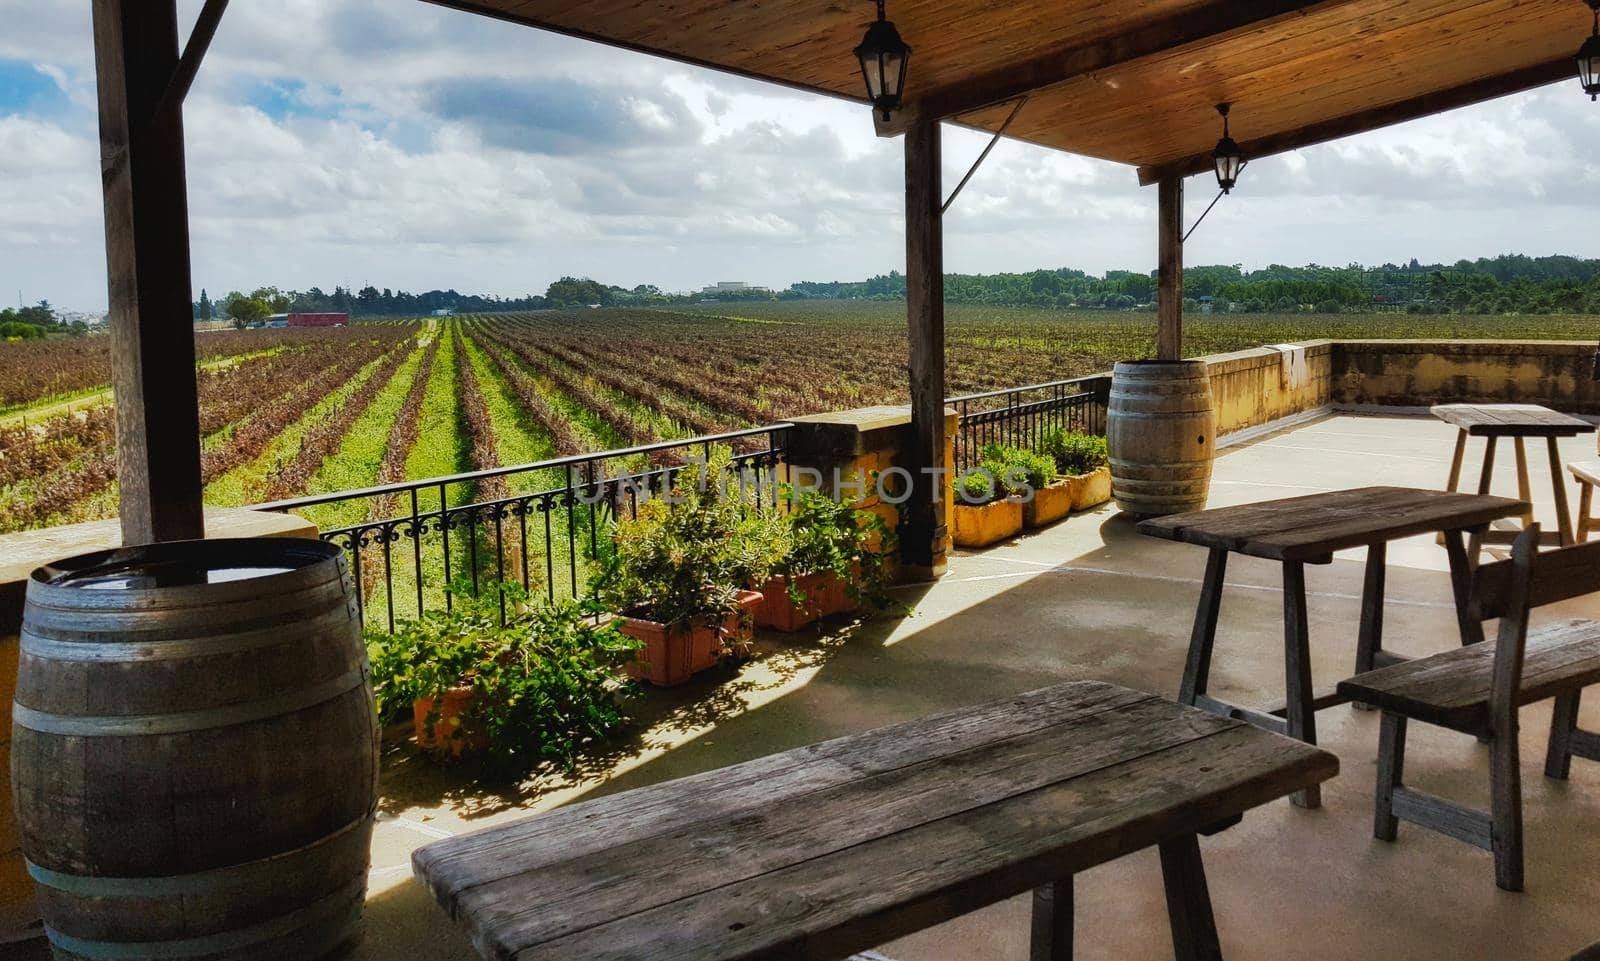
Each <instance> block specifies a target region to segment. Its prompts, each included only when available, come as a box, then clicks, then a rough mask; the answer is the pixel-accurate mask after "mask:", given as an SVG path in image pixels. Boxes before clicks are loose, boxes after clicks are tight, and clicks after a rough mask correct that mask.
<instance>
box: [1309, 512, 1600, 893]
mask: <svg viewBox="0 0 1600 961" xmlns="http://www.w3.org/2000/svg"><path fill="white" fill-rule="evenodd" d="M1538 544H1539V526H1538V525H1537V524H1534V525H1532V526H1530V527H1529V528H1528V529H1527V530H1526V531H1524V532H1523V533H1522V534H1521V535H1519V536H1518V538H1517V540H1516V542H1515V543H1514V545H1513V548H1512V552H1513V553H1512V557H1511V559H1510V560H1506V561H1500V562H1497V563H1494V564H1485V565H1483V566H1482V567H1479V568H1478V569H1477V571H1475V572H1474V574H1473V578H1472V585H1471V589H1470V592H1469V597H1468V601H1467V613H1468V615H1469V616H1468V617H1467V618H1464V619H1463V620H1462V625H1463V638H1462V640H1463V643H1464V646H1462V647H1461V648H1459V649H1457V650H1453V651H1446V652H1444V653H1441V654H1435V655H1432V656H1431V657H1424V658H1418V659H1416V660H1411V661H1406V662H1403V663H1400V664H1394V665H1391V666H1388V667H1383V668H1379V669H1378V670H1375V671H1370V672H1368V673H1365V674H1361V675H1358V676H1357V677H1354V678H1351V679H1349V680H1346V681H1343V682H1341V683H1340V684H1339V692H1340V693H1341V694H1342V695H1344V696H1345V697H1348V698H1351V699H1352V700H1356V701H1361V702H1365V703H1367V704H1370V705H1373V706H1375V707H1378V708H1380V709H1382V711H1383V724H1382V728H1381V731H1380V734H1379V741H1378V781H1377V791H1376V795H1377V796H1376V811H1375V814H1374V823H1373V833H1374V834H1375V835H1376V836H1377V837H1378V838H1379V839H1381V840H1385V841H1393V840H1394V839H1395V836H1396V831H1397V830H1398V822H1399V821H1400V820H1406V821H1411V822H1413V823H1415V824H1420V825H1422V826H1424V827H1428V828H1432V829H1433V830H1435V831H1439V832H1441V833H1443V834H1447V835H1449V836H1451V837H1454V838H1456V839H1458V840H1462V841H1466V842H1468V843H1470V844H1475V845H1477V846H1479V847H1482V848H1485V849H1488V850H1490V851H1492V852H1493V853H1494V856H1495V880H1496V882H1497V883H1498V884H1499V885H1500V887H1502V888H1505V889H1506V890H1508V891H1520V890H1522V882H1523V878H1522V875H1523V866H1522V784H1521V779H1520V774H1519V770H1518V765H1519V763H1520V758H1519V756H1518V746H1517V715H1518V709H1519V708H1520V707H1522V705H1524V704H1531V703H1533V702H1535V701H1542V700H1545V699H1547V698H1555V700H1556V709H1555V718H1554V720H1553V722H1552V725H1551V729H1550V741H1549V746H1548V748H1547V751H1546V755H1545V774H1546V776H1548V777H1552V778H1557V779H1562V780H1565V779H1566V777H1567V775H1568V773H1569V771H1570V769H1571V764H1572V758H1573V756H1575V755H1576V756H1578V757H1583V758H1587V759H1590V760H1600V737H1597V736H1596V735H1594V734H1592V733H1590V732H1588V731H1581V730H1578V728H1577V719H1578V707H1579V702H1580V698H1581V697H1582V693H1583V689H1584V688H1585V687H1587V686H1588V685H1590V684H1594V683H1596V682H1597V681H1600V623H1597V622H1594V621H1584V620H1574V621H1568V622H1566V623H1562V624H1555V625H1550V626H1548V627H1545V628H1542V629H1540V630H1538V631H1536V632H1534V633H1532V634H1529V632H1528V615H1529V611H1530V609H1532V608H1534V607H1540V606H1542V605H1545V604H1553V603H1555V602H1557V601H1561V600H1566V599H1568V598H1572V597H1578V596H1581V595H1584V594H1589V593H1592V592H1594V591H1596V590H1600V542H1596V543H1593V544H1580V545H1577V546H1574V547H1564V548H1561V549H1559V550H1554V551H1549V552H1547V553H1544V554H1538V553H1537V548H1538ZM1497 617H1498V618H1500V631H1499V636H1498V637H1497V638H1496V640H1495V642H1494V643H1493V644H1489V643H1486V642H1485V641H1484V638H1483V623H1482V622H1483V621H1484V620H1489V619H1492V618H1497ZM1408 719H1412V720H1418V721H1422V722H1424V723H1428V724H1434V725H1438V726H1440V727H1446V728H1450V729H1452V730H1457V731H1462V732H1465V733H1467V734H1472V735H1475V736H1477V737H1478V738H1480V739H1482V740H1484V741H1486V742H1487V743H1488V744H1489V756H1490V764H1489V783H1490V802H1491V803H1490V806H1491V810H1490V812H1489V813H1487V814H1485V813H1484V812H1481V811H1476V810H1473V809H1470V808H1466V807H1463V806H1461V805H1459V804H1456V803H1454V802H1451V801H1446V800H1444V799H1443V798H1439V797H1435V796H1433V795H1430V794H1427V793H1425V792H1422V791H1419V790H1416V789H1414V788H1411V787H1407V786H1406V785H1405V783H1404V768H1405V747H1406V722H1407V720H1408Z"/></svg>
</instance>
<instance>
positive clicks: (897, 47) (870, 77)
mask: <svg viewBox="0 0 1600 961" xmlns="http://www.w3.org/2000/svg"><path fill="white" fill-rule="evenodd" d="M1595 2H1597V3H1600V0H1595ZM855 54H856V59H857V60H859V61H861V79H863V80H865V81H866V83H867V99H868V100H871V101H872V106H873V107H875V108H877V109H878V110H879V111H880V112H882V114H883V119H884V120H888V119H889V115H890V114H891V113H893V112H894V111H896V110H898V109H900V95H901V93H902V92H903V91H904V90H905V85H906V67H907V66H909V65H910V63H911V48H910V47H908V46H906V42H905V41H904V40H902V39H900V31H898V30H896V29H895V28H894V24H893V23H891V22H890V21H888V20H886V19H884V15H883V0H878V20H877V22H876V23H874V24H873V25H872V26H870V27H868V28H867V35H866V36H865V37H864V38H862V40H861V46H859V47H857V48H856V49H855Z"/></svg>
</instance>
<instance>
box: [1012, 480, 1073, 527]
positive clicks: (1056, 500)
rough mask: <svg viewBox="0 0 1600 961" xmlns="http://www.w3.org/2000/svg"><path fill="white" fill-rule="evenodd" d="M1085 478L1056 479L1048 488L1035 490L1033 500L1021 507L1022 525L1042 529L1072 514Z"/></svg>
mask: <svg viewBox="0 0 1600 961" xmlns="http://www.w3.org/2000/svg"><path fill="white" fill-rule="evenodd" d="M1087 476H1088V475H1083V476H1082V477H1057V478H1056V479H1055V480H1054V481H1052V482H1051V483H1050V484H1049V485H1048V486H1046V487H1041V488H1038V489H1037V490H1035V491H1034V492H1033V498H1032V499H1031V500H1029V501H1028V502H1027V503H1025V504H1023V505H1022V525H1023V526H1024V527H1029V528H1032V527H1043V526H1044V525H1046V524H1053V523H1055V522H1056V521H1058V520H1060V519H1061V518H1063V517H1066V516H1067V515H1068V514H1070V513H1072V508H1073V505H1074V504H1075V503H1077V500H1078V491H1079V489H1080V488H1081V487H1083V482H1084V479H1085V478H1086V477H1087Z"/></svg>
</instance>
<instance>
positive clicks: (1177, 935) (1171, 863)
mask: <svg viewBox="0 0 1600 961" xmlns="http://www.w3.org/2000/svg"><path fill="white" fill-rule="evenodd" d="M1160 848H1161V879H1162V881H1163V883H1164V885H1165V887H1166V890H1167V919H1168V920H1169V921H1170V922H1171V924H1172V954H1173V957H1174V958H1175V959H1176V961H1222V945H1221V944H1220V943H1219V942H1218V941H1217V921H1216V916H1215V915H1213V914H1212V912H1211V891H1210V889H1209V888H1208V887H1207V886H1206V866H1205V862H1204V861H1202V860H1201V859H1200V839H1199V838H1197V837H1195V836H1194V835H1193V834H1185V835H1184V836H1182V837H1179V838H1173V839H1172V840H1169V841H1162V842H1161V845H1160ZM1035 961H1038V959H1037V958H1035Z"/></svg>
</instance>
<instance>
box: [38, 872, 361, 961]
mask: <svg viewBox="0 0 1600 961" xmlns="http://www.w3.org/2000/svg"><path fill="white" fill-rule="evenodd" d="M366 885H367V878H366V875H364V874H363V875H361V876H359V877H357V878H355V879H354V880H352V881H351V882H350V883H349V884H346V885H345V886H344V887H342V888H340V889H339V890H338V891H335V892H334V893H332V894H330V895H328V896H327V897H326V898H322V899H321V900H318V901H314V902H312V903H311V904H308V905H306V906H305V907H302V908H297V909H295V910H294V911H291V912H289V913H288V914H282V915H279V916H278V917H276V918H273V919H272V920H270V921H264V922H262V923H261V924H253V925H251V926H250V927H247V928H238V929H236V930H233V931H223V932H221V933H219V934H210V935H206V936H204V937H198V938H184V939H182V940H178V941H94V940H90V939H87V938H75V937H73V936H72V935H70V934H63V933H61V932H60V931H57V930H55V929H53V928H51V927H49V926H48V925H47V926H46V927H45V936H46V937H48V938H49V939H50V943H51V944H52V945H54V946H55V947H57V948H60V949H61V950H63V951H67V952H69V953H72V954H76V955H78V956H80V957H84V958H94V959H96V961H156V959H163V961H164V959H171V958H198V957H205V956H208V955H226V956H227V957H230V958H242V957H251V956H252V955H251V954H250V953H249V952H250V949H251V948H253V947H257V946H263V945H265V943H266V942H270V941H277V940H280V939H283V938H288V937H290V936H292V935H295V934H297V933H298V934H301V935H302V938H303V940H304V941H306V942H308V943H306V944H304V945H301V946H299V950H293V949H292V946H291V945H289V944H285V945H281V946H275V947H274V955H275V956H276V957H316V956H318V955H319V954H320V953H322V952H323V951H326V950H327V949H330V948H333V947H335V946H336V945H337V944H339V943H340V942H342V941H344V940H346V939H347V938H348V937H350V936H351V934H352V933H353V929H354V927H355V926H356V925H358V924H359V923H360V920H361V910H362V908H363V907H364V904H363V900H364V899H363V897H362V892H363V891H365V890H366ZM318 941H321V942H326V943H325V944H324V945H322V946H320V947H319V946H318V945H316V944H315V942H318ZM280 952H281V953H280Z"/></svg>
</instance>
